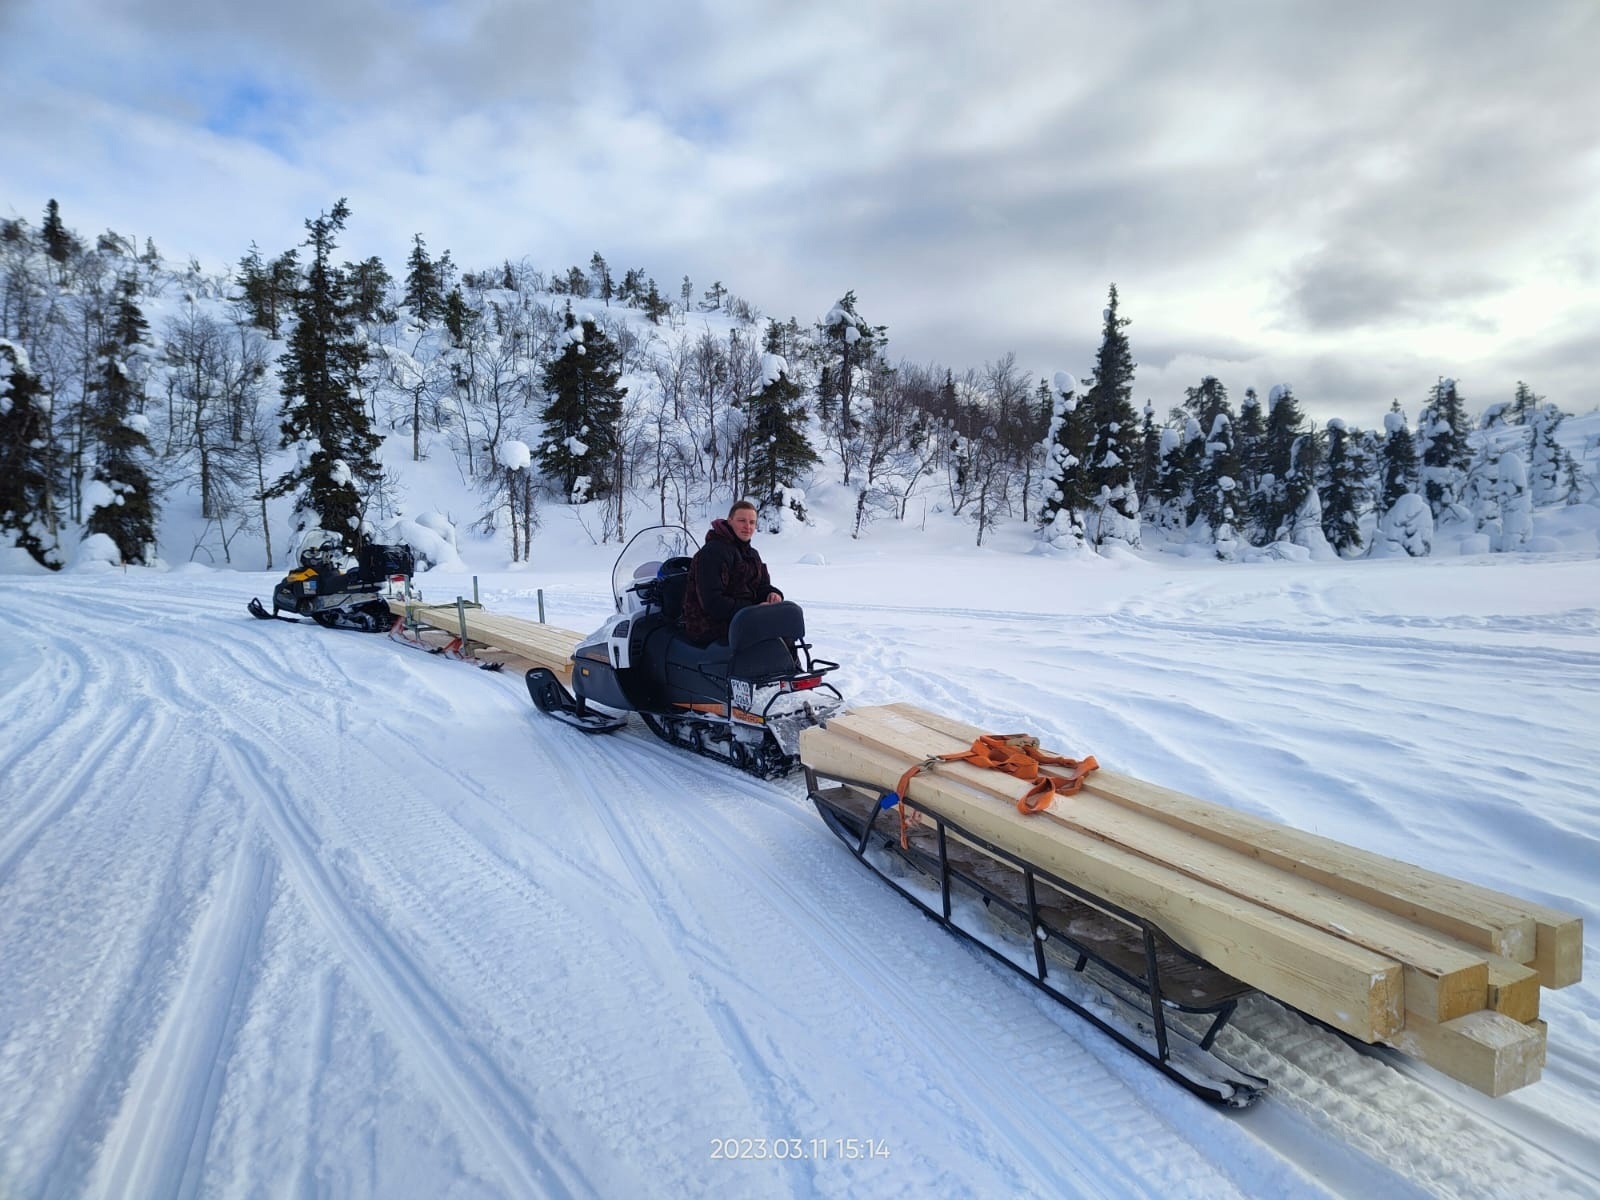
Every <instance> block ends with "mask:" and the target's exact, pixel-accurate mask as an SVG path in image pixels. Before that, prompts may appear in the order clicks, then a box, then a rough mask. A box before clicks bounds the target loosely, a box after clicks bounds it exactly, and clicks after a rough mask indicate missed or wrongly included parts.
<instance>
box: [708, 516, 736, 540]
mask: <svg viewBox="0 0 1600 1200" xmlns="http://www.w3.org/2000/svg"><path fill="white" fill-rule="evenodd" d="M706 541H708V542H732V543H733V544H734V545H735V546H743V545H744V544H745V543H744V542H742V541H740V540H739V535H738V534H737V533H735V532H734V531H733V526H732V525H729V524H728V519H727V518H726V517H718V518H717V519H716V520H715V521H713V522H711V528H710V529H708V530H706Z"/></svg>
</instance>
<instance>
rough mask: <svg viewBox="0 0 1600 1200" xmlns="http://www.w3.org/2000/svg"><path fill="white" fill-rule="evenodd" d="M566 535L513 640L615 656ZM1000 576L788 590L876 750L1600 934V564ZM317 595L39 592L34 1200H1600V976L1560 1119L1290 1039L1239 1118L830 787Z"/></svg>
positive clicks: (1560, 1068) (17, 1058)
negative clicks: (1058, 760)
mask: <svg viewBox="0 0 1600 1200" xmlns="http://www.w3.org/2000/svg"><path fill="white" fill-rule="evenodd" d="M697 532H699V531H697ZM572 534H573V531H572V530H570V529H566V528H564V527H562V526H561V525H560V524H559V522H558V521H547V529H546V531H545V532H544V533H543V534H541V537H540V538H539V540H538V541H536V543H535V562H534V564H533V565H532V566H530V567H524V568H522V569H519V570H515V571H506V570H499V571H482V572H481V573H480V577H479V579H478V586H479V588H480V592H481V595H482V598H483V599H484V601H485V602H486V603H487V604H488V605H489V606H490V607H491V608H493V609H495V610H497V611H503V612H509V613H516V614H521V615H525V616H530V617H531V616H534V615H535V614H536V613H537V611H538V603H539V598H538V590H540V589H542V591H543V598H544V604H545V608H546V612H547V616H548V618H549V620H551V621H552V622H553V623H555V624H559V625H565V626H567V627H570V628H574V629H579V630H586V629H588V628H590V627H592V626H593V625H595V624H596V623H597V622H598V621H599V620H600V619H601V618H602V617H604V616H605V615H606V613H607V612H608V611H609V609H610V597H609V592H608V578H609V567H610V561H611V558H612V557H613V555H614V553H615V547H614V546H612V547H595V546H591V545H588V544H587V543H586V539H584V538H583V537H582V536H581V535H580V536H572ZM969 543H970V533H969V532H968V533H962V534H961V536H960V537H959V538H957V537H955V536H942V535H941V534H940V533H939V531H938V530H937V529H935V530H930V531H929V532H928V533H926V534H923V533H920V532H918V531H917V530H915V529H914V528H910V527H908V528H905V529H903V530H897V529H893V528H887V527H885V528H882V529H876V528H875V529H874V530H873V531H872V536H871V537H869V538H867V539H865V540H862V541H860V542H855V541H851V540H850V539H848V538H846V537H842V536H839V535H834V534H829V533H828V532H827V531H826V529H824V528H819V529H817V530H815V531H804V530H802V531H797V532H795V533H794V534H793V535H790V534H785V535H784V537H782V538H779V539H770V538H766V539H758V543H757V544H758V545H761V546H763V548H764V550H765V553H766V555H767V557H768V560H769V562H770V563H771V565H772V569H773V574H774V577H775V578H776V580H777V581H778V583H779V584H780V586H782V587H783V588H784V589H785V590H786V591H787V592H788V593H789V595H790V596H791V597H793V598H796V599H798V600H800V601H801V602H802V603H803V604H804V605H805V607H806V612H807V618H808V625H809V627H810V632H811V635H812V639H813V641H814V642H815V643H816V644H817V648H818V652H819V653H821V654H824V655H825V656H828V657H836V658H839V659H841V660H842V661H843V662H844V663H845V664H846V665H845V667H844V669H843V670H841V671H840V672H839V674H838V679H839V683H840V686H841V688H842V689H843V690H844V691H845V693H846V695H847V696H848V697H849V698H850V699H851V700H852V701H854V702H858V703H882V702H888V701H893V700H911V701H915V702H917V703H920V704H923V705H925V706H927V707H930V708H934V709H938V710H941V711H945V712H948V713H951V714H952V715H957V716H961V717H964V718H966V719H968V720H971V721H973V722H974V723H977V724H982V725H986V726H991V727H995V728H997V729H1000V730H1003V731H1007V732H1009V731H1014V730H1019V729H1027V730H1031V731H1035V732H1037V733H1039V734H1040V735H1042V736H1043V737H1044V739H1045V740H1046V742H1047V743H1049V744H1052V745H1055V746H1058V747H1060V748H1061V749H1063V750H1066V751H1069V752H1073V753H1093V754H1094V755H1096V756H1097V757H1098V759H1099V760H1100V762H1101V763H1102V764H1105V765H1106V766H1108V767H1114V768H1115V769H1117V770H1121V771H1126V772H1129V773H1133V774H1137V775H1141V776H1144V777H1146V778H1149V779H1151V780H1155V781H1158V782H1160V783H1164V784H1168V785H1172V786H1175V787H1179V788H1182V789H1184V790H1187V791H1190V792H1193V793H1195V794H1198V795H1201V796H1204V797H1208V798H1210V799H1214V800H1218V801H1222V802H1225V803H1227V804H1231V805H1236V806H1238V807H1240V808H1242V809H1245V810H1248V811H1250V812H1255V813H1262V814H1266V815H1270V816H1273V817H1276V818H1279V819H1281V820H1284V821H1287V822H1289V823H1291V824H1294V825H1296V826H1299V827H1301V828H1305V829H1310V830H1314V831H1316V832H1318V833H1322V834H1326V835H1328V836H1331V837H1335V838H1339V839H1341V840H1344V841H1348V842H1351V843H1353V844H1356V845H1359V846H1364V847H1369V848H1371V849H1373V850H1376V851H1380V852H1382V853H1386V854H1391V855H1394V856H1396V857H1399V858H1403V859H1407V860H1409V861H1413V862H1417V863H1421V864H1423V865H1425V866H1427V867H1430V868H1432V869H1435V870H1439V871H1444V872H1448V873H1450V874H1453V875H1457V876H1460V877H1463V878H1466V879H1469V880H1472V881H1474V882H1477V883H1482V884H1486V885H1488V886H1491V887H1495V888H1499V889H1503V890H1506V891H1510V892H1514V893H1517V894H1520V895H1524V896H1528V897H1531V898H1534V899H1537V900H1540V901H1543V902H1545V903H1548V904H1552V905H1555V906H1557V907H1560V908H1564V909H1568V910H1571V911H1575V912H1577V913H1580V914H1581V915H1582V916H1583V917H1584V918H1585V920H1586V922H1588V923H1589V928H1590V929H1591V930H1593V929H1594V928H1596V921H1597V920H1600V804H1597V801H1596V798H1595V778H1596V766H1597V754H1596V749H1595V747H1596V736H1595V730H1596V729H1597V728H1600V559H1597V557H1596V555H1595V553H1594V551H1593V549H1589V550H1579V551H1570V552H1566V553H1557V554H1545V555H1531V556H1530V555H1485V556H1481V557H1449V558H1440V559H1432V560H1424V561H1420V562H1411V561H1395V560H1385V561H1362V562H1354V563H1338V562H1335V563H1257V564H1249V565H1232V566H1222V565H1217V564H1209V563H1205V562H1202V561H1200V560H1198V559H1179V558H1176V557H1172V556H1163V555H1156V554H1144V555H1134V554H1127V553H1124V554H1121V555H1117V556H1112V557H1107V558H1094V557H1090V558H1086V559H1065V558H1051V557H1046V556H1037V555H1026V554H1019V553H1015V552H1014V550H1015V547H1009V548H1007V547H1004V546H1001V547H998V548H991V549H983V550H978V549H975V548H973V547H972V546H971V545H970V544H969ZM469 557H470V556H469ZM802 560H805V561H802ZM277 574H278V573H277V572H272V573H259V574H248V573H235V572H230V571H214V570H210V569H206V568H200V567H195V566H184V567H178V568H176V569H174V570H171V571H165V572H160V571H143V570H139V571H129V572H126V573H124V572H122V571H119V570H110V569H98V570H96V569H85V570H78V571H69V572H65V573H63V574H61V575H59V576H51V577H44V576H15V575H12V576H0V624H3V627H4V629H5V633H4V636H3V638H0V1196H4V1197H7V1198H8V1200H9V1198H11V1197H33V1196H76V1195H90V1196H116V1197H165V1196H193V1195H204V1196H225V1197H245V1196H256V1195H272V1196H288V1195H295V1196H300V1195H305V1196H310V1195H328V1196H373V1197H379V1196H381V1197H394V1196H426V1197H442V1196H494V1197H533V1196H607V1197H609V1196H695V1195H706V1196H750V1197H757V1196H760V1197H765V1196H811V1195H824V1196H927V1195H938V1196H983V1197H993V1196H1011V1195H1032V1196H1049V1197H1072V1196H1118V1197H1121V1196H1150V1197H1179V1196H1182V1197H1187V1196H1251V1197H1258V1196H1275V1197H1277V1196H1323V1195H1337V1196H1352V1197H1355V1196H1359V1197H1363V1198H1365V1197H1371V1196H1384V1197H1391V1196H1408V1195H1415V1196H1459V1197H1469V1196H1472V1197H1475V1196H1484V1197H1488V1196H1495V1197H1500V1196H1516V1197H1530V1196H1593V1195H1596V1194H1600V1132H1597V1131H1600V961H1597V955H1596V953H1595V951H1594V950H1592V949H1591V950H1590V952H1589V953H1588V954H1587V955H1586V956H1585V957H1586V964H1585V966H1586V979H1585V980H1584V982H1582V983H1580V984H1578V985H1576V986H1574V987H1570V988H1566V989H1563V990H1561V991H1555V992H1547V993H1545V1008H1544V1015H1545V1017H1546V1018H1547V1019H1548V1021H1549V1024H1550V1042H1549V1065H1548V1067H1547V1068H1546V1071H1545V1078H1544V1080H1543V1081H1542V1082H1541V1083H1539V1084H1537V1085H1535V1086H1533V1087H1531V1088H1527V1089H1524V1090H1522V1091H1519V1092H1517V1093H1514V1094H1513V1095H1511V1096H1510V1097H1507V1098H1503V1099H1500V1100H1490V1099H1487V1098H1485V1097H1483V1096H1481V1095H1479V1094H1477V1093H1475V1092H1471V1091H1469V1090H1468V1089H1466V1088H1464V1087H1462V1086H1460V1085H1457V1084H1455V1083H1453V1082H1452V1081H1450V1080H1448V1079H1445V1078H1444V1077H1442V1076H1440V1075H1438V1074H1436V1073H1434V1072H1432V1071H1430V1070H1428V1069H1426V1068H1423V1067H1419V1066H1417V1065H1415V1064H1413V1063H1411V1062H1409V1061H1406V1060H1403V1059H1400V1058H1399V1057H1397V1056H1393V1055H1382V1056H1375V1055H1371V1054H1358V1053H1356V1052H1355V1051H1354V1050H1353V1049H1351V1048H1350V1047H1348V1046H1347V1045H1345V1044H1344V1043H1343V1042H1342V1041H1340V1040H1339V1039H1337V1038H1336V1037H1335V1036H1333V1035H1332V1034H1330V1033H1328V1032H1326V1031H1325V1030H1322V1029H1320V1028H1318V1027H1314V1026H1312V1025H1310V1024H1308V1023H1307V1022H1305V1021H1303V1020H1302V1019H1300V1018H1299V1017H1297V1016H1295V1015H1294V1014H1292V1013H1288V1012H1286V1011H1284V1010H1283V1009H1281V1008H1279V1007H1277V1006H1276V1005H1275V1004H1272V1003H1270V1002H1266V1001H1252V1002H1251V1003H1250V1005H1249V1006H1248V1008H1247V1009H1246V1011H1244V1012H1243V1013H1242V1014H1241V1016H1240V1017H1239V1018H1238V1019H1237V1022H1236V1026H1235V1027H1234V1029H1233V1030H1231V1031H1230V1032H1229V1033H1228V1034H1226V1035H1225V1037H1224V1040H1223V1041H1222V1043H1221V1050H1222V1052H1223V1053H1224V1054H1225V1055H1227V1056H1229V1057H1231V1058H1233V1059H1234V1060H1235V1061H1237V1062H1239V1063H1240V1064H1241V1065H1242V1066H1244V1067H1246V1068H1247V1069H1250V1070H1252V1071H1255V1072H1256V1073H1258V1074H1261V1075H1265V1076H1267V1077H1268V1078H1270V1079H1271V1081H1272V1088H1271V1091H1270V1092H1269V1094H1268V1096H1267V1097H1266V1099H1264V1100H1263V1101H1262V1102H1261V1103H1260V1104H1259V1105H1257V1106H1256V1107H1255V1108H1253V1109H1250V1110H1248V1111H1246V1112H1243V1113H1229V1112H1222V1111H1217V1110H1215V1109H1212V1108H1209V1107H1207V1106H1206V1105H1204V1104H1203V1103H1201V1102H1200V1101H1198V1100H1196V1099H1194V1098H1193V1097H1191V1096H1189V1095H1188V1094H1187V1093H1186V1092H1184V1091H1182V1090H1181V1089H1179V1088H1178V1087H1176V1086H1175V1085H1174V1084H1172V1083H1171V1082H1170V1081H1168V1080H1166V1079H1165V1078H1163V1077H1161V1076H1160V1075H1158V1074H1157V1073H1155V1072H1154V1071H1152V1070H1150V1069H1149V1068H1148V1067H1146V1066H1144V1065H1142V1064H1140V1063H1139V1062H1137V1061H1136V1060H1134V1059H1132V1058H1131V1057H1130V1056H1129V1055H1127V1054H1126V1053H1125V1052H1123V1051H1122V1050H1120V1049H1119V1048H1117V1047H1116V1046H1115V1045H1114V1044H1112V1043H1111V1042H1110V1041H1109V1040H1108V1039H1106V1038H1105V1037H1104V1036H1103V1035H1101V1034H1099V1033H1097V1032H1095V1031H1094V1030H1093V1029H1091V1028H1089V1027H1088V1026H1086V1025H1084V1024H1083V1023H1081V1022H1080V1021H1078V1020H1077V1019H1075V1018H1074V1017H1073V1016H1072V1015H1071V1014H1070V1013H1068V1012H1066V1011H1065V1010H1062V1009H1060V1008H1058V1007H1057V1006H1055V1005H1053V1004H1052V1003H1051V1002H1050V1001H1048V1000H1047V999H1045V998H1044V997H1042V996H1040V995H1039V994H1038V993H1037V992H1035V991H1033V990H1032V989H1030V988H1029V987H1028V986H1027V985H1026V984H1025V983H1024V982H1022V981H1020V980H1019V979H1017V978H1016V977H1015V976H1013V975H1011V974H1010V973H1009V972H1005V971H1004V970H1003V969H1002V968H1000V967H999V966H997V965H996V964H994V963H993V962H992V961H991V960H989V959H987V958H985V957H984V956H983V955H982V954H981V953H979V952H978V951H976V950H974V949H973V948H971V947H969V946H967V945H965V944H963V943H960V942H957V941H956V940H955V939H953V938H951V937H949V936H948V935H946V934H944V933H943V932H942V931H940V930H938V929H937V928H936V927H935V926H933V925H932V924H930V923H929V922H928V921H926V920H925V919H924V918H923V917H921V916H920V915H918V913H917V912H916V911H915V910H913V909H912V908H911V907H910V906H909V905H907V904H906V903H905V902H904V901H903V900H901V899H900V898H899V897H897V896H896V895H894V894H893V892H891V891H890V890H889V889H888V888H886V887H885V886H884V885H883V884H882V882H881V881H879V880H877V879H876V878H875V877H873V876H872V875H871V874H869V873H868V872H866V871H865V870H864V869H863V868H861V867H860V866H859V865H858V864H857V863H855V862H854V861H853V860H852V859H851V858H850V857H849V855H848V854H847V853H846V852H845V850H844V849H843V848H842V847H840V846H839V845H838V843H837V842H836V841H835V840H834V838H833V837H832V835H831V834H830V833H828V832H827V831H826V829H825V828H824V827H823V825H822V823H821V821H820V820H819V819H818V818H817V816H816V814H815V811H814V810H813V809H812V808H811V807H810V806H809V804H808V803H807V802H806V800H805V798H804V795H803V790H802V786H801V783H800V781H799V780H798V779H791V780H784V781H778V782H773V783H760V782H755V781H752V780H750V779H747V778H745V777H743V776H740V775H738V774H735V773H733V772H732V771H731V770H729V769H726V768H723V767H720V766H718V765H716V764H713V763H709V762H706V761H703V760H698V759H694V758H691V757H688V756H685V755H683V754H680V753H678V752H675V751H674V750H672V749H670V748H669V747H667V746H665V745H663V744H661V743H659V742H657V741H655V740H654V739H652V738H651V737H650V735H649V734H648V733H647V732H646V731H645V730H644V729H643V728H642V727H641V726H639V725H637V723H635V724H634V725H633V726H632V727H630V728H629V729H628V730H626V731H624V732H622V733H620V734H616V735H612V736H609V737H587V736H586V735H584V734H582V733H579V732H577V731H575V730H572V729H570V728H567V727H564V726H561V725H559V724H557V723H555V722H553V721H550V720H548V719H547V718H543V717H541V716H540V715H539V714H538V713H536V712H535V710H534V709H533V708H532V706H531V705H530V704H529V702H528V698H527V695H526V692H525V690H524V689H523V687H522V684H521V681H520V680H519V679H517V678H516V677H515V676H514V675H510V674H505V675H495V674H489V673H485V672H482V671H477V670H474V669H473V668H471V667H470V666H467V665H464V664H460V663H452V662H448V661H445V660H442V659H439V658H435V657H430V656H427V655H423V654H419V653H416V652H414V651H411V650H408V649H405V648H403V647H400V646H397V645H396V644H394V643H393V642H391V641H389V640H387V639H385V638H383V637H375V636H371V635H363V634H357V633H346V632H329V631H325V630H322V629H319V628H316V627H314V626H311V625H299V626H290V625H285V624H281V623H276V622H273V623H267V622H260V621H253V620H251V619H250V618H249V617H248V616H247V615H246V614H245V602H246V601H247V600H248V599H249V598H250V597H251V596H252V595H260V596H263V597H265V596H267V595H268V594H269V593H270V589H271V586H272V583H273V582H274V580H275V578H276V577H277ZM419 582H420V584H421V586H422V588H423V590H424V591H425V593H426V594H427V595H428V596H429V597H430V598H432V599H449V598H453V597H454V596H455V595H456V594H458V593H462V592H464V593H466V594H469V595H470V594H471V587H472V582H471V579H470V578H469V576H468V575H467V574H457V575H442V574H441V573H440V572H438V571H435V572H431V573H429V574H427V575H424V576H422V577H421V578H420V580H419ZM1590 940H1591V943H1593V941H1594V935H1593V934H1592V933H1591V937H1590ZM742 1139H766V1142H765V1145H766V1153H767V1154H768V1155H769V1157H768V1158H766V1159H764V1160H762V1159H757V1158H754V1157H746V1156H744V1155H745V1152H746V1151H748V1152H750V1153H752V1154H753V1153H755V1152H757V1150H758V1147H759V1146H760V1143H759V1142H756V1141H741V1140H742ZM724 1149H731V1150H732V1152H733V1153H732V1155H731V1156H729V1155H728V1154H726V1153H720V1152H721V1151H723V1150H724ZM796 1152H798V1153H800V1154H802V1155H803V1156H804V1157H801V1158H795V1157H789V1158H785V1159H781V1160H780V1159H779V1158H777V1157H776V1156H777V1155H779V1154H785V1155H790V1154H794V1153H796Z"/></svg>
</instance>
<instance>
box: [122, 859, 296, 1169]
mask: <svg viewBox="0 0 1600 1200" xmlns="http://www.w3.org/2000/svg"><path fill="white" fill-rule="evenodd" d="M273 878H274V868H273V864H272V862H271V860H270V858H269V857H268V856H267V855H265V854H263V853H262V851H261V848H260V846H259V845H258V844H257V840H256V838H255V837H254V836H250V835H247V836H246V838H245V839H244V842H243V844H242V845H241V846H240V848H239V853H238V855H237V857H236V859H235V861H234V863H233V864H232V865H231V866H230V867H229V868H228V870H227V873H226V877H225V878H224V879H223V881H222V882H221V885H220V887H219V888H218V891H219V893H220V894H219V895H217V896H214V897H213V898H212V899H211V900H210V903H209V904H208V906H207V907H206V910H205V913H204V915H203V916H202V917H201V920H200V924H199V927H198V928H197V929H196V930H195V931H194V934H193V936H192V939H191V940H192V944H193V947H194V949H193V952H192V954H191V955H190V958H189V963H188V968H187V971H186V973H185V976H184V979H183V982H182V983H180V984H179V985H178V988H177V990H176V991H175V992H174V994H173V995H172V997H171V998H170V1000H169V1001H168V1003H167V1009H166V1018H165V1020H164V1021H163V1022H162V1024H161V1028H160V1030H159V1031H158V1032H157V1034H156V1036H155V1039H154V1041H153V1042H152V1043H151V1045H150V1047H149V1049H147V1050H146V1051H145V1053H144V1055H143V1056H142V1058H141V1059H140V1063H139V1068H138V1070H137V1071H136V1072H135V1074H134V1078H133V1079H132V1080H131V1081H130V1084H129V1088H128V1091H127V1094H126V1095H125V1096H124V1098H123V1102H122V1107H121V1110H120V1112H119V1114H118V1117H117V1120H116V1122H115V1123H114V1124H113V1126H112V1128H111V1130H110V1131H109V1132H108V1134H107V1137H106V1140H105V1145H104V1149H103V1150H102V1155H101V1159H100V1162H99V1163H98V1164H97V1168H96V1171H95V1175H94V1177H93V1178H92V1180H91V1182H92V1184H93V1191H94V1192H95V1193H97V1194H100V1195H107V1196H173V1197H191V1196H195V1195H198V1194H199V1189H200V1184H201V1170H202V1168H203V1163H204V1157H205V1151H206V1145H207V1142H208V1140H209V1137H210V1130H211V1123H212V1120H213V1118H214V1116H215V1113H216V1107H217V1099H218V1095H219V1093H220V1092H221V1089H222V1075H223V1072H224V1070H225V1068H226V1064H227V1054H226V1048H227V1046H228V1043H229V1042H230V1041H231V1040H232V1038H233V1036H234V1033H235V1032H236V1030H237V1029H238V1026H239V1023H240V1021H241V1019H242V1014H243V1008H244V1005H245V1003H246V1001H247V998H248V992H249V987H250V969H251V965H252V963H253V962H254V960H255V957H256V952H257V948H258V946H259V943H260V940H261V932H262V928H263V926H264V924H265V922H266V917H267V910H268V908H269V906H270V901H271V895H272V887H273Z"/></svg>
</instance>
